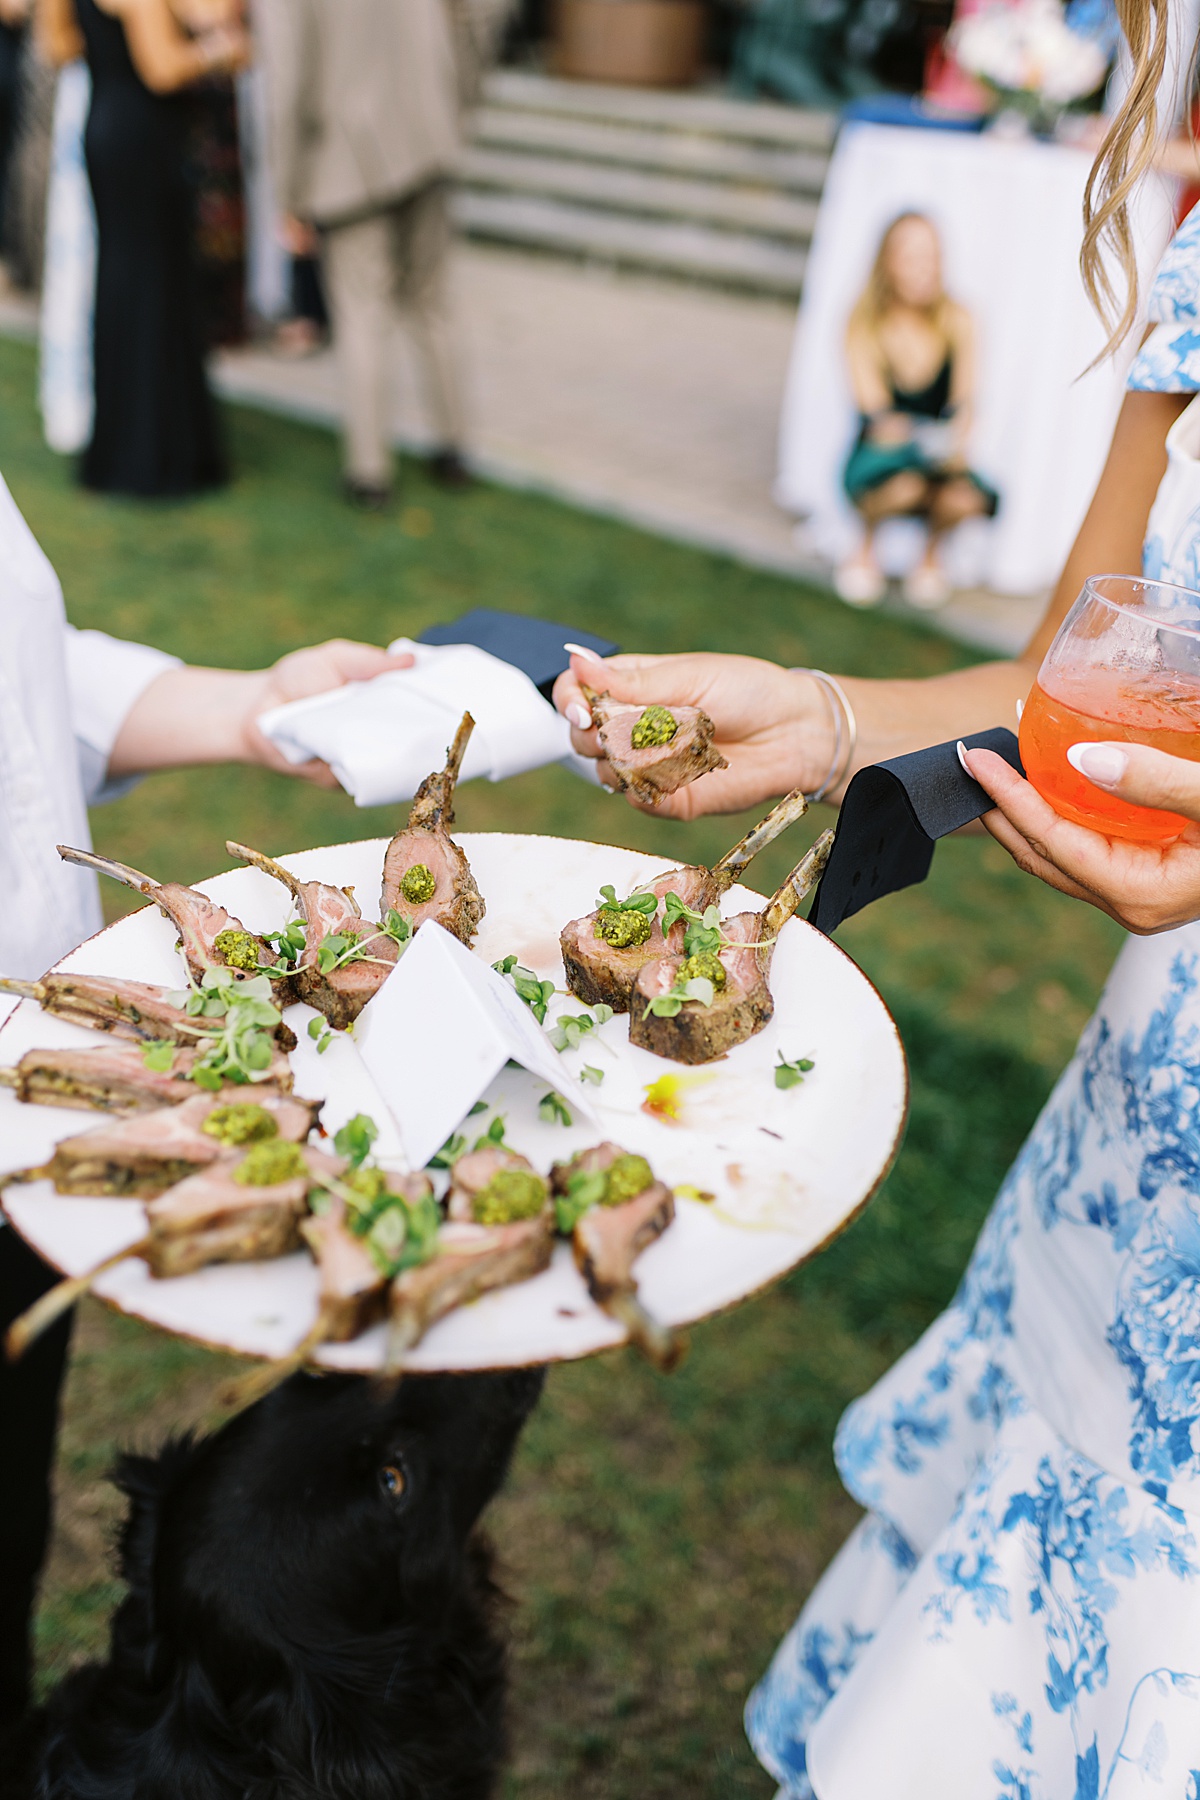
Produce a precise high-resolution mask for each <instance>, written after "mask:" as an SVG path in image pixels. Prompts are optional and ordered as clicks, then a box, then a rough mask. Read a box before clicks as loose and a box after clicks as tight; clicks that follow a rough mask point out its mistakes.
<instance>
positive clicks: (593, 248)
mask: <svg viewBox="0 0 1200 1800" xmlns="http://www.w3.org/2000/svg"><path fill="white" fill-rule="evenodd" d="M454 213H455V220H456V223H457V224H458V226H459V229H460V230H462V231H465V232H466V233H467V235H468V236H470V237H473V238H477V239H480V240H482V241H484V242H490V243H498V244H507V245H509V246H514V247H518V248H522V249H529V250H541V251H549V252H556V253H558V254H559V255H566V256H570V257H573V258H584V259H591V260H595V261H599V262H603V263H608V264H610V265H613V266H615V267H618V268H629V269H640V270H645V271H652V272H654V273H657V274H665V275H673V276H676V277H682V278H684V279H686V280H690V281H700V282H707V283H710V284H712V285H714V286H718V287H729V288H739V289H742V290H747V291H751V292H757V293H762V294H770V295H773V296H776V297H778V298H787V299H794V298H795V297H796V295H797V294H798V293H799V292H800V287H801V283H802V281H803V279H804V265H805V256H806V253H805V251H804V249H803V248H802V247H800V246H798V245H793V244H784V243H780V242H778V241H777V240H775V239H772V238H770V237H763V236H757V235H754V234H752V233H748V232H740V231H727V230H718V229H713V228H712V227H707V226H704V225H702V224H695V223H691V222H689V221H682V220H679V219H648V218H643V217H637V216H633V215H630V214H628V213H620V212H605V211H601V210H599V209H597V208H596V207H592V206H579V205H571V204H568V203H567V202H565V201H562V200H557V199H552V198H549V197H546V196H542V195H536V194H525V193H511V192H485V191H483V190H481V189H472V188H469V187H467V188H463V189H462V190H460V192H459V193H458V194H456V196H455V200H454Z"/></svg>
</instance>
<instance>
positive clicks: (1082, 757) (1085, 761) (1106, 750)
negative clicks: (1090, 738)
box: [1067, 744, 1129, 787]
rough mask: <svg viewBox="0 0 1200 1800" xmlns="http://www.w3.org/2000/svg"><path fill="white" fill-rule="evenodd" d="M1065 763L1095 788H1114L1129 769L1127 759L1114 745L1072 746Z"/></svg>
mask: <svg viewBox="0 0 1200 1800" xmlns="http://www.w3.org/2000/svg"><path fill="white" fill-rule="evenodd" d="M1067 761H1068V762H1069V763H1070V765H1071V767H1072V768H1073V769H1078V770H1079V773H1080V774H1081V775H1085V776H1086V777H1087V779H1088V780H1089V781H1094V782H1095V784H1096V786H1097V787H1115V786H1116V784H1117V782H1118V781H1120V779H1121V777H1122V775H1124V773H1125V771H1126V769H1127V768H1128V767H1129V758H1128V757H1127V756H1126V754H1125V752H1124V751H1123V750H1119V749H1118V748H1117V746H1116V745H1115V744H1072V745H1071V747H1070V749H1069V750H1068V751H1067Z"/></svg>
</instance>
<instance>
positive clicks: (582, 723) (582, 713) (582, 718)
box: [567, 700, 592, 731]
mask: <svg viewBox="0 0 1200 1800" xmlns="http://www.w3.org/2000/svg"><path fill="white" fill-rule="evenodd" d="M567 719H568V721H569V723H570V724H572V725H574V726H575V728H576V729H577V730H578V731H590V730H591V728H592V715H591V713H590V712H589V711H588V709H587V707H586V706H580V704H579V702H578V701H577V700H572V702H571V704H570V706H568V708H567Z"/></svg>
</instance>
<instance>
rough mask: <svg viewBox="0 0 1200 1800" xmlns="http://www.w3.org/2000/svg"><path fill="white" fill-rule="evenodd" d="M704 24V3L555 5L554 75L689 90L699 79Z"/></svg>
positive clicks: (658, 0)
mask: <svg viewBox="0 0 1200 1800" xmlns="http://www.w3.org/2000/svg"><path fill="white" fill-rule="evenodd" d="M706 22H707V21H706V12H705V5H704V0H557V5H556V7H555V16H554V44H553V55H554V72H555V74H556V75H567V76H570V77H571V78H572V79H573V80H575V81H619V82H625V83H628V84H629V85H631V86H634V87H688V86H690V85H691V84H692V83H693V82H695V81H697V80H698V79H699V77H700V69H701V65H702V62H703V56H704V39H705V25H706Z"/></svg>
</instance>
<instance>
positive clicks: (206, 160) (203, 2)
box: [170, 0, 247, 350]
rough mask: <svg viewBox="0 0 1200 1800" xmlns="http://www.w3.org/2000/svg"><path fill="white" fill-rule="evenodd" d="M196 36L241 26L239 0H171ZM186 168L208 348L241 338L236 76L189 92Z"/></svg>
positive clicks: (214, 77)
mask: <svg viewBox="0 0 1200 1800" xmlns="http://www.w3.org/2000/svg"><path fill="white" fill-rule="evenodd" d="M170 6H171V10H172V12H173V13H174V14H175V17H176V18H177V19H178V21H179V23H180V24H181V25H182V26H183V27H184V28H185V30H186V31H188V32H189V33H190V34H191V35H192V36H193V37H199V36H201V35H202V34H203V33H204V32H206V31H212V30H217V29H220V28H221V27H222V26H226V25H239V26H240V25H242V24H244V22H245V20H244V14H243V6H242V0H170ZM186 101H187V108H188V114H189V123H188V133H187V149H186V155H185V171H186V174H187V179H188V185H189V187H190V188H191V190H192V219H193V229H194V233H195V236H194V248H195V254H196V263H197V268H198V276H199V291H200V326H201V333H202V337H203V341H204V347H205V349H206V350H215V349H217V348H218V347H223V346H230V345H234V344H244V343H245V342H246V337H247V320H246V198H245V191H244V185H243V181H242V148H241V133H240V131H239V126H238V95H237V90H236V86H235V81H234V77H233V76H232V75H231V74H229V73H228V72H214V73H213V74H211V75H206V76H205V77H204V78H203V79H202V80H201V81H198V82H196V83H194V84H193V85H192V86H191V87H190V88H189V89H188V90H187V96H186Z"/></svg>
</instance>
